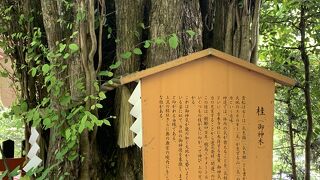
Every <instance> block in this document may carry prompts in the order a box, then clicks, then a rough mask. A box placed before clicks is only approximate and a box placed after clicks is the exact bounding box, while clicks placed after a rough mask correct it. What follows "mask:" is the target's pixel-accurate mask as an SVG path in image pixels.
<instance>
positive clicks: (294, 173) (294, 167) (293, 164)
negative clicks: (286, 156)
mask: <svg viewBox="0 0 320 180" xmlns="http://www.w3.org/2000/svg"><path fill="white" fill-rule="evenodd" d="M287 104H288V121H289V141H290V155H291V170H292V179H293V180H297V165H296V154H295V147H294V134H293V128H292V121H293V119H294V117H293V112H292V107H291V90H289V91H288V99H287Z"/></svg>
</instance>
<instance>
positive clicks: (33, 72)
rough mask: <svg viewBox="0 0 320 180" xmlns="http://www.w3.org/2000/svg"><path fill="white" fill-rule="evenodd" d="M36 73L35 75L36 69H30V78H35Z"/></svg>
mask: <svg viewBox="0 0 320 180" xmlns="http://www.w3.org/2000/svg"><path fill="white" fill-rule="evenodd" d="M36 73H37V68H32V69H31V76H32V77H35V76H36Z"/></svg>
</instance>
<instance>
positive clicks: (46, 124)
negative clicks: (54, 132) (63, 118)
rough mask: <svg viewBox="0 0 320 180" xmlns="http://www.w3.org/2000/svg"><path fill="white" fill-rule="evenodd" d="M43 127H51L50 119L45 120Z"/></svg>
mask: <svg viewBox="0 0 320 180" xmlns="http://www.w3.org/2000/svg"><path fill="white" fill-rule="evenodd" d="M43 125H44V126H46V127H49V126H50V125H51V119H50V118H45V119H44V120H43Z"/></svg>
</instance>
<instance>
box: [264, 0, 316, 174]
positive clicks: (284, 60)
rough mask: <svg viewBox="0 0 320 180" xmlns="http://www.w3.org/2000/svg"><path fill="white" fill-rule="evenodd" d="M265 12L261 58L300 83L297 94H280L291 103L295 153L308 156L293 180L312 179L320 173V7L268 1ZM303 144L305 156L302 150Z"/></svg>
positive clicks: (292, 135)
mask: <svg viewBox="0 0 320 180" xmlns="http://www.w3.org/2000/svg"><path fill="white" fill-rule="evenodd" d="M262 9H264V11H263V13H262V22H263V23H262V28H261V29H263V30H262V34H263V46H262V51H261V52H262V53H261V58H262V59H265V60H267V61H269V65H270V66H271V67H272V68H273V69H276V70H277V71H280V72H283V73H286V74H289V73H290V75H292V76H294V77H295V78H296V79H298V81H299V83H300V85H298V86H297V87H296V88H297V89H295V90H294V91H289V90H284V91H280V92H279V93H278V96H279V98H280V99H281V98H282V100H283V99H287V98H286V97H289V99H287V100H290V101H286V103H287V104H288V105H290V106H288V107H287V110H285V111H287V112H288V113H290V116H288V117H286V118H284V119H285V120H286V121H285V125H287V124H288V122H289V127H290V125H292V126H293V128H291V129H290V128H289V131H288V130H287V131H285V133H288V134H289V135H290V140H291V141H294V143H293V144H291V145H290V146H291V153H293V150H296V152H297V151H300V153H298V154H297V156H298V157H299V156H301V155H303V154H304V156H305V157H304V162H305V164H304V168H303V167H301V164H300V163H301V162H298V164H299V165H298V166H297V175H295V173H293V177H295V178H296V179H301V178H302V176H305V177H304V178H305V179H310V178H311V176H310V174H311V173H312V172H313V173H316V172H319V167H317V165H316V164H317V163H315V162H317V160H318V158H319V156H317V155H316V153H315V152H317V151H319V149H318V148H319V146H318V139H319V123H318V121H315V122H313V119H318V117H319V114H318V112H319V107H317V106H316V105H315V104H314V102H315V101H316V100H317V99H318V95H319V91H318V89H319V88H318V87H319V81H318V79H319V63H318V62H317V59H318V58H319V36H318V35H317V34H318V33H317V32H318V31H319V18H318V17H319V5H318V3H317V2H316V1H290V2H289V1H282V2H281V3H280V2H277V1H266V3H265V6H264V8H262ZM283 92H284V93H283ZM290 97H291V98H290ZM301 101H302V102H305V103H304V104H301V103H300V102H301ZM303 109H304V110H303ZM288 118H289V119H288ZM277 120H278V118H277ZM278 122H279V121H278ZM282 122H283V121H282ZM279 128H281V129H283V128H282V127H279ZM302 144H304V145H303V147H304V148H305V150H304V152H301V149H300V150H299V148H301V145H302ZM301 153H303V154H301ZM283 156H287V154H284V155H283ZM291 157H293V156H291ZM297 159H298V158H297ZM300 159H301V158H300ZM291 162H292V163H291V164H292V172H295V169H294V164H295V163H294V159H293V160H291ZM312 162H313V163H312Z"/></svg>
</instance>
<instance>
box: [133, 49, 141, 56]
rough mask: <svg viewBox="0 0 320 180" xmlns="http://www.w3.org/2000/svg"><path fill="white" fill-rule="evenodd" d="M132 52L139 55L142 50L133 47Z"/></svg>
mask: <svg viewBox="0 0 320 180" xmlns="http://www.w3.org/2000/svg"><path fill="white" fill-rule="evenodd" d="M133 53H134V54H137V55H141V54H142V51H141V49H140V48H134V50H133Z"/></svg>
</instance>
